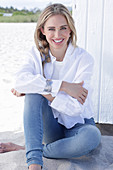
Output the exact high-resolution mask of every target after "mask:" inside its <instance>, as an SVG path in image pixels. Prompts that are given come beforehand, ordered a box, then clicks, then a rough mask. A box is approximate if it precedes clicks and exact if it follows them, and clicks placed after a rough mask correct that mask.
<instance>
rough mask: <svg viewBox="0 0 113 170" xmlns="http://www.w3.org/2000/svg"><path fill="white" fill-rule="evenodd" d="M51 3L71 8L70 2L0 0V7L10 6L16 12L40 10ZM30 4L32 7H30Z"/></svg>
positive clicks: (63, 0)
mask: <svg viewBox="0 0 113 170" xmlns="http://www.w3.org/2000/svg"><path fill="white" fill-rule="evenodd" d="M53 3H62V4H63V5H65V6H66V7H67V6H68V7H71V6H72V0H67V1H66V0H44V1H42V0H24V1H23V0H1V2H0V7H3V8H6V7H8V8H10V7H11V6H12V7H13V8H17V9H18V10H21V9H28V10H31V9H34V8H38V9H40V10H42V9H44V8H45V7H46V6H47V5H49V4H53ZM31 4H32V6H31Z"/></svg>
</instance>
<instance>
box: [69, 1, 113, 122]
mask: <svg viewBox="0 0 113 170" xmlns="http://www.w3.org/2000/svg"><path fill="white" fill-rule="evenodd" d="M72 9H73V10H72V14H73V18H74V20H75V26H76V30H77V37H78V41H77V45H79V46H80V47H82V48H85V49H86V50H87V51H88V52H89V53H90V54H91V55H92V56H93V57H94V60H95V67H94V76H93V78H92V86H93V89H94V91H93V96H92V99H93V104H94V111H95V120H96V122H99V123H110V124H113V0H73V7H72Z"/></svg>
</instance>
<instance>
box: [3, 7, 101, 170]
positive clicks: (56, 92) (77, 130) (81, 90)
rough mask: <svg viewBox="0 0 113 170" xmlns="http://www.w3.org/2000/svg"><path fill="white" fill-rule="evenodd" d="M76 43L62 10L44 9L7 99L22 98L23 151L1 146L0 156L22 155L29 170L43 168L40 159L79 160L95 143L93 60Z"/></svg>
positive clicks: (70, 22) (67, 14)
mask: <svg viewBox="0 0 113 170" xmlns="http://www.w3.org/2000/svg"><path fill="white" fill-rule="evenodd" d="M76 40H77V36H76V29H75V26H74V20H73V18H72V16H71V14H70V12H69V11H68V9H67V8H66V7H65V6H64V5H62V4H53V5H49V6H48V7H46V8H45V9H44V11H43V12H42V13H41V15H40V17H39V19H38V22H37V26H36V30H35V43H36V47H32V49H31V50H30V51H29V52H28V54H27V60H26V63H25V64H24V65H23V66H22V68H21V70H20V71H19V72H18V73H17V74H16V80H15V86H14V88H13V89H12V93H13V94H14V95H16V96H22V95H25V105H24V135H25V147H24V146H19V145H16V144H13V143H2V144H1V145H0V152H9V151H16V150H20V149H26V158H27V164H28V167H29V169H30V170H39V169H41V167H43V159H42V157H43V156H44V157H46V158H73V157H75V158H76V157H80V156H83V155H86V154H88V153H89V152H91V151H92V150H94V149H95V148H96V147H97V146H98V145H99V143H100V141H101V134H100V131H99V129H98V128H97V127H96V126H95V122H94V118H93V116H94V113H93V110H92V102H91V91H92V90H91V87H90V81H91V76H92V70H93V64H94V60H93V58H92V56H91V55H90V54H89V53H87V52H86V51H85V50H84V49H82V48H80V47H78V46H77V45H76ZM43 142H44V144H43Z"/></svg>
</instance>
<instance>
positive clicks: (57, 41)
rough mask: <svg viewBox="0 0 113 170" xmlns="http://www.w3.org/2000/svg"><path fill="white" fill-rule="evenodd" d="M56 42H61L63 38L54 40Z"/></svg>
mask: <svg viewBox="0 0 113 170" xmlns="http://www.w3.org/2000/svg"><path fill="white" fill-rule="evenodd" d="M54 41H55V42H56V43H59V42H61V41H62V40H54Z"/></svg>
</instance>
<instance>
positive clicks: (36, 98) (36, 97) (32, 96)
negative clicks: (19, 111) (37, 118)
mask: <svg viewBox="0 0 113 170" xmlns="http://www.w3.org/2000/svg"><path fill="white" fill-rule="evenodd" d="M43 98H44V97H43V96H42V95H41V94H26V95H25V102H28V103H31V102H32V103H34V102H35V101H40V100H41V99H43Z"/></svg>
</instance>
